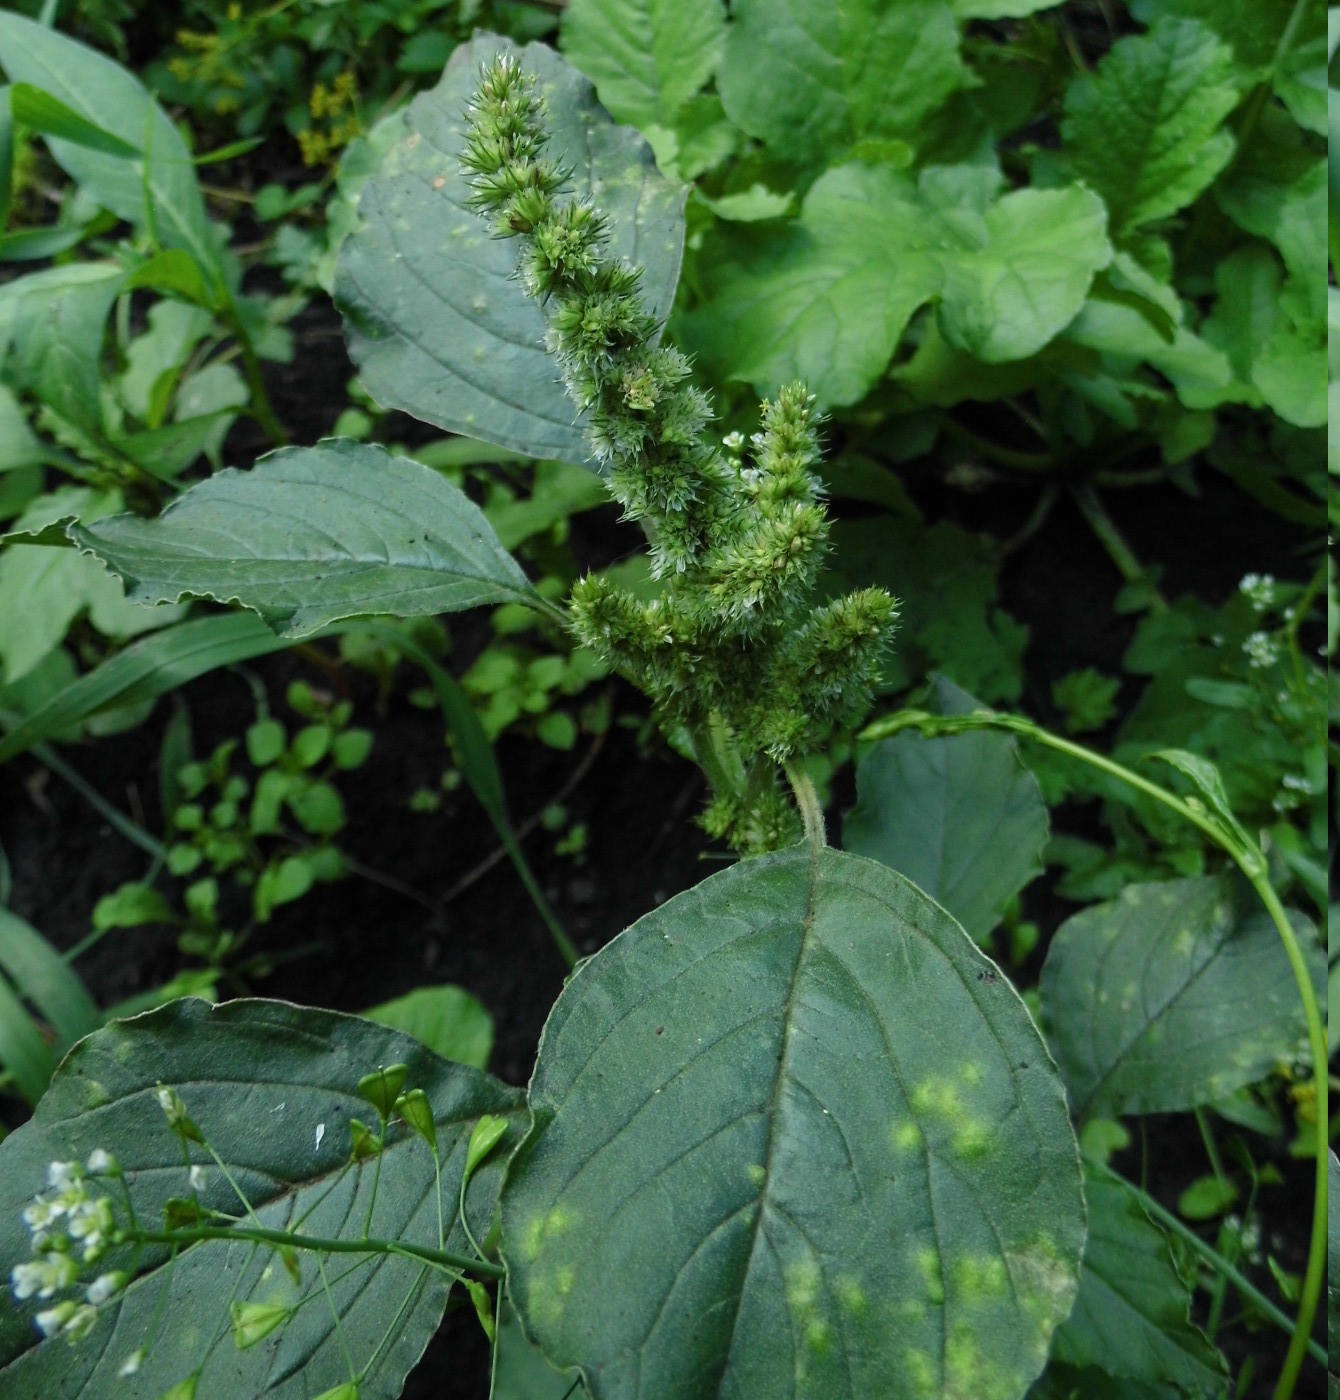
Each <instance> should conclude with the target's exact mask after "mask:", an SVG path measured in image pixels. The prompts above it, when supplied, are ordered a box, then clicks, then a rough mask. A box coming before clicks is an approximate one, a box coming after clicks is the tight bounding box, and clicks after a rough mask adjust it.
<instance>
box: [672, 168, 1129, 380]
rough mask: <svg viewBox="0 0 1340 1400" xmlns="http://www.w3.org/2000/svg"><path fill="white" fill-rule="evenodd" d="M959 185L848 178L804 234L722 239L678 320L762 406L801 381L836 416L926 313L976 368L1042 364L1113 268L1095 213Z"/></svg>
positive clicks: (802, 223)
mask: <svg viewBox="0 0 1340 1400" xmlns="http://www.w3.org/2000/svg"><path fill="white" fill-rule="evenodd" d="M954 185H955V182H953V181H952V179H951V178H950V172H946V171H945V170H943V169H938V170H934V171H928V172H925V173H924V174H923V176H922V179H921V182H920V184H919V185H914V184H913V183H912V182H911V181H910V180H909V179H907V178H906V177H905V176H902V175H900V174H897V173H896V172H894V171H891V170H889V169H887V168H883V167H876V166H870V165H865V164H862V163H856V164H851V165H843V166H839V167H838V168H836V169H834V170H829V171H826V172H825V173H824V174H823V175H822V176H820V178H819V179H818V180H817V181H816V182H815V183H814V185H813V186H812V187H811V189H810V191H809V193H808V195H807V196H806V198H805V205H804V209H803V211H802V213H801V216H800V218H799V219H798V220H797V221H796V222H795V223H792V224H788V225H786V226H784V227H782V228H780V229H769V230H763V231H760V230H756V229H748V228H746V229H738V230H732V231H731V233H730V235H729V237H727V236H726V235H722V253H721V256H720V257H719V258H716V259H714V260H713V262H711V263H707V262H706V260H704V263H705V265H704V268H703V271H704V280H705V284H706V287H705V290H706V293H707V295H706V297H705V298H704V303H703V305H702V306H701V307H700V308H699V309H698V310H696V311H694V312H693V313H692V314H691V315H690V316H688V317H686V318H685V325H686V330H687V332H688V335H689V337H690V338H691V340H692V342H693V344H694V348H695V349H697V350H698V351H699V352H700V353H701V354H702V355H703V357H704V358H705V359H707V360H708V361H709V362H710V363H713V364H714V365H715V366H716V368H718V369H719V371H720V372H721V373H722V374H723V375H725V376H726V377H730V378H736V379H745V380H748V381H749V382H750V383H752V384H754V385H755V386H756V387H757V388H759V389H761V390H762V391H764V392H771V391H772V390H774V389H776V388H777V386H778V385H780V384H783V383H785V382H786V381H788V380H791V379H797V378H799V379H803V380H805V381H806V383H807V384H808V385H809V386H810V388H811V389H812V390H813V391H814V392H815V393H816V394H818V396H819V397H820V399H821V400H823V401H824V402H826V403H830V404H848V403H854V402H855V401H856V400H857V399H859V398H860V397H861V396H862V395H863V394H864V393H865V392H866V391H867V390H868V389H869V388H870V386H871V385H872V384H873V383H874V382H875V380H876V379H878V378H879V376H880V374H882V373H883V371H884V368H885V366H886V365H887V364H888V362H889V357H890V356H891V355H892V353H893V350H894V347H895V346H896V345H897V343H898V340H899V338H900V337H901V335H902V333H903V330H904V328H905V327H906V325H907V322H908V319H909V318H910V317H911V315H912V313H913V312H914V311H915V310H916V309H917V308H918V307H919V306H921V305H922V304H923V303H925V302H927V301H931V300H933V299H939V301H940V317H941V321H942V323H943V325H944V328H945V334H946V336H947V337H948V338H949V339H951V340H952V341H954V342H955V343H956V344H958V345H959V346H961V347H963V348H965V349H968V350H970V351H971V352H972V353H973V354H974V355H976V356H978V357H979V358H981V359H985V360H992V361H998V360H1013V359H1022V358H1024V357H1025V356H1028V355H1031V354H1033V353H1034V352H1036V351H1037V350H1039V349H1041V348H1042V346H1043V345H1045V344H1046V343H1047V342H1048V341H1049V340H1051V339H1052V337H1053V336H1055V335H1056V334H1057V333H1058V332H1059V331H1061V330H1062V329H1063V328H1064V327H1065V326H1066V324H1067V323H1068V322H1069V321H1070V320H1071V319H1072V318H1073V317H1074V316H1075V314H1076V313H1077V312H1078V311H1079V310H1080V308H1081V307H1082V306H1083V304H1084V298H1085V295H1086V293H1087V291H1088V288H1089V285H1090V283H1091V282H1092V280H1093V275H1094V273H1095V272H1096V271H1097V270H1098V269H1099V268H1101V267H1103V266H1105V265H1106V264H1107V262H1108V260H1109V259H1110V257H1111V247H1110V245H1109V244H1108V241H1107V238H1106V235H1105V233H1104V228H1103V207H1102V203H1101V201H1100V200H1099V199H1098V198H1097V197H1096V196H1095V195H1093V194H1092V193H1091V192H1089V191H1087V190H1083V189H1080V188H1078V187H1070V188H1067V189H1062V190H1017V191H1015V192H1013V193H1011V194H1006V195H1004V196H1003V197H1001V198H999V199H996V200H992V199H991V197H990V194H989V192H988V190H987V189H986V187H985V185H984V184H980V183H979V184H978V185H977V186H976V188H974V189H972V190H968V191H961V190H959V189H957V188H956V187H954ZM959 195H964V196H965V198H964V199H963V202H962V203H961V204H960V205H959V206H958V207H955V201H956V197H957V196H959Z"/></svg>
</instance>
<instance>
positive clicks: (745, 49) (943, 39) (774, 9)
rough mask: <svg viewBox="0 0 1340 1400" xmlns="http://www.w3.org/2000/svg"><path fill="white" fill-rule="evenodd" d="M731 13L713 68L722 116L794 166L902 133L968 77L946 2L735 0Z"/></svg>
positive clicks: (961, 85) (829, 157)
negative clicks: (864, 141) (865, 140)
mask: <svg viewBox="0 0 1340 1400" xmlns="http://www.w3.org/2000/svg"><path fill="white" fill-rule="evenodd" d="M731 17H732V22H731V27H730V33H729V35H728V37H727V40H726V51H725V54H724V56H723V58H722V62H721V68H720V70H719V72H718V74H717V88H718V90H719V91H720V93H721V100H722V103H723V104H724V106H725V108H726V113H727V115H728V116H729V117H730V119H731V120H732V121H733V122H734V123H735V124H736V125H737V126H739V127H742V128H743V129H744V130H745V131H747V132H748V133H749V134H750V135H751V136H757V137H758V138H759V139H760V140H761V141H764V142H766V143H767V144H768V145H769V146H771V147H773V148H774V150H776V151H777V152H778V154H780V155H782V156H783V157H784V158H785V159H786V160H788V161H792V162H796V163H799V164H805V163H809V162H819V161H823V162H825V163H828V162H830V161H831V160H832V159H833V156H834V154H835V153H839V152H842V151H844V150H846V149H847V148H848V147H849V146H851V145H852V144H853V143H854V142H855V141H858V140H860V139H861V138H863V137H884V136H908V135H910V134H912V133H913V132H915V130H916V128H917V125H918V124H919V122H920V121H921V119H922V118H923V117H924V116H926V115H927V113H929V112H932V111H934V110H935V109H936V108H937V107H939V106H940V105H941V103H943V102H944V100H945V99H946V98H947V97H948V96H949V95H950V93H952V92H954V91H956V90H957V89H959V88H962V87H965V86H967V85H968V84H969V83H970V82H971V74H970V72H969V70H968V68H967V67H966V66H965V65H964V63H963V60H962V59H961V58H960V56H959V51H958V48H959V34H958V26H957V24H956V23H955V21H954V15H953V12H952V10H951V9H950V7H949V5H948V4H946V3H945V2H944V0H899V3H898V4H896V5H890V4H887V3H884V0H853V3H849V4H844V5H840V6H834V5H832V4H831V3H829V0H780V3H779V0H736V2H735V4H734V5H733V6H732V7H731Z"/></svg>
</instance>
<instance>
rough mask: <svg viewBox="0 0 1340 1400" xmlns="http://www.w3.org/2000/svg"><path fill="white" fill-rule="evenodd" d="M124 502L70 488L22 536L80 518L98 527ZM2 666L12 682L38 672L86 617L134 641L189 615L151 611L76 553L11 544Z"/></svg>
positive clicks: (5, 565)
mask: <svg viewBox="0 0 1340 1400" xmlns="http://www.w3.org/2000/svg"><path fill="white" fill-rule="evenodd" d="M120 504H121V502H120V497H119V496H118V495H112V494H110V493H106V492H95V491H94V490H92V489H91V488H89V487H85V486H66V487H61V488H60V489H59V490H57V491H54V492H52V493H51V494H50V495H48V496H40V497H39V498H38V499H37V500H36V501H34V502H33V503H32V505H31V506H29V507H28V509H27V510H26V511H24V513H23V514H22V515H21V516H20V517H19V519H18V520H17V521H16V522H15V526H16V528H17V529H18V530H25V531H40V530H41V529H42V527H44V526H48V525H50V524H52V523H53V522H56V521H60V520H68V518H69V517H70V516H72V515H77V516H80V517H82V518H83V519H85V520H96V519H97V518H98V517H99V516H100V515H105V514H106V513H107V511H108V510H115V509H116V508H117V507H118V506H119V505H120ZM0 598H4V599H6V600H19V599H21V600H22V606H15V605H14V604H13V603H12V602H10V601H7V602H6V606H4V607H3V608H0V663H2V664H3V668H4V676H5V679H6V680H7V681H14V680H17V679H18V678H19V677H20V676H24V675H26V674H27V673H28V672H29V671H31V670H32V669H33V667H34V666H36V665H37V664H38V663H39V662H40V661H41V660H42V658H43V657H44V656H46V655H47V653H48V652H50V651H51V650H52V648H53V647H56V646H59V645H60V643H61V642H62V641H63V640H64V638H65V633H66V631H67V630H68V628H69V626H70V623H71V622H73V621H74V619H75V618H76V617H79V616H80V615H81V614H84V613H87V615H88V618H89V621H90V622H91V623H92V624H93V626H94V627H95V628H97V630H98V631H99V632H101V633H102V634H103V635H104V636H107V637H117V638H124V637H134V636H138V635H139V634H140V633H141V632H147V631H150V630H152V629H154V628H158V627H165V626H167V625H168V624H169V623H172V622H176V621H178V620H179V619H180V618H181V616H182V614H183V611H184V609H182V608H176V607H168V608H146V607H142V606H140V605H139V604H138V603H135V602H130V601H128V600H127V599H126V596H125V591H124V589H123V588H122V586H121V581H120V580H119V579H117V578H113V577H112V576H111V575H110V574H109V573H108V572H107V570H106V569H104V568H103V567H102V565H101V564H100V563H98V561H97V560H96V559H89V558H87V557H86V556H84V555H81V554H78V553H76V552H75V551H74V550H71V549H52V548H49V547H48V546H46V545H36V544H21V543H11V544H9V545H7V546H6V547H5V548H4V549H3V551H0Z"/></svg>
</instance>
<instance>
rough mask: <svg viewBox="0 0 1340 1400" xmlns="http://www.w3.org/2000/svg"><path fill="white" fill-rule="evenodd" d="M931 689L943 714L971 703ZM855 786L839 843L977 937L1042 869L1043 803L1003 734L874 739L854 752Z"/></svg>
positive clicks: (946, 688) (950, 690)
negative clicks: (901, 879)
mask: <svg viewBox="0 0 1340 1400" xmlns="http://www.w3.org/2000/svg"><path fill="white" fill-rule="evenodd" d="M938 692H939V695H940V698H941V699H942V701H945V700H947V702H948V703H947V704H946V705H944V707H943V708H942V712H943V713H946V714H958V713H965V712H967V711H969V710H971V709H973V708H976V701H974V700H972V698H971V697H970V696H967V695H964V694H963V692H962V691H959V690H958V689H957V687H955V686H951V685H949V684H948V683H947V682H945V681H944V680H940V681H939V682H938ZM962 702H967V703H966V704H964V703H962ZM856 795H857V804H856V807H855V809H854V810H853V811H852V812H851V814H850V815H849V816H848V818H847V820H846V822H845V823H844V825H843V829H842V844H843V846H845V847H846V849H847V850H849V851H854V852H855V853H856V854H857V855H862V856H869V857H871V858H872V859H874V860H878V861H882V862H883V863H884V864H885V865H887V866H889V867H890V868H891V869H893V870H896V871H897V872H898V873H899V874H900V875H904V876H906V877H907V879H909V880H911V881H912V883H913V884H914V885H916V886H917V887H918V888H920V889H922V890H924V891H925V892H926V893H927V894H928V895H930V897H931V898H932V899H934V900H935V901H936V903H938V904H942V905H943V906H944V907H945V908H946V909H947V910H948V911H949V912H950V913H951V914H952V915H953V916H954V917H955V918H956V919H957V920H958V921H959V923H961V924H962V925H963V927H964V928H965V929H966V930H967V931H968V933H969V935H970V936H971V937H972V938H974V939H976V940H977V942H979V943H981V942H983V941H984V940H985V939H986V938H987V937H988V936H989V935H990V933H991V930H992V929H994V928H995V927H996V925H997V924H998V923H999V922H1000V917H1001V914H1002V913H1003V911H1004V909H1005V906H1006V904H1008V902H1009V901H1010V900H1011V899H1012V898H1013V897H1014V896H1015V895H1016V894H1017V893H1018V892H1019V891H1020V890H1021V889H1023V887H1024V886H1025V885H1026V884H1028V883H1029V881H1030V880H1032V879H1033V877H1034V876H1036V875H1040V874H1041V873H1042V845H1043V843H1044V842H1045V841H1046V839H1047V809H1046V807H1045V806H1044V805H1043V802H1042V795H1041V793H1040V792H1039V791H1038V785H1037V780H1036V779H1035V778H1034V777H1033V775H1032V774H1031V773H1030V772H1028V770H1027V769H1026V768H1024V767H1023V765H1022V764H1021V763H1020V762H1019V755H1018V749H1017V746H1016V745H1015V742H1014V740H1013V739H1012V738H1011V737H1010V736H1009V735H1008V734H999V733H993V732H990V731H986V730H981V731H978V732H976V733H968V734H960V735H955V736H953V737H941V738H934V739H927V738H923V737H922V736H921V735H920V734H915V733H912V732H910V731H906V732H904V733H902V734H896V735H894V736H893V737H892V738H889V739H883V740H881V741H880V742H879V743H878V744H876V745H875V747H874V748H873V749H871V751H870V752H869V753H868V754H867V755H866V756H865V758H864V759H863V760H862V761H861V765H860V767H859V768H858V770H857V774H856Z"/></svg>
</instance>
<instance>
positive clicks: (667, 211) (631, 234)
mask: <svg viewBox="0 0 1340 1400" xmlns="http://www.w3.org/2000/svg"><path fill="white" fill-rule="evenodd" d="M498 52H512V53H515V54H516V55H517V57H518V59H519V61H520V63H521V64H522V66H523V67H524V68H525V69H526V70H527V71H528V72H530V73H534V74H535V75H536V77H537V79H538V81H539V85H540V90H541V91H542V93H543V94H544V98H545V101H546V103H547V104H548V119H547V124H548V128H549V131H550V133H551V140H550V150H551V151H552V152H553V154H554V155H555V156H556V157H557V158H558V159H559V160H560V161H561V162H563V163H564V164H565V165H566V166H567V167H568V168H570V169H571V170H572V172H573V178H572V188H573V190H574V192H575V193H577V194H589V195H590V196H591V197H592V198H593V199H595V200H596V201H597V203H598V204H599V206H600V208H601V209H602V210H603V211H604V212H605V214H606V215H608V217H609V223H610V230H611V236H610V249H611V251H612V253H613V255H614V256H615V257H616V258H619V257H626V258H627V259H628V260H629V261H630V262H632V263H635V264H638V265H640V266H641V267H642V268H643V283H642V286H643V293H644V296H645V298H646V301H647V305H648V308H649V310H651V311H652V312H653V313H654V314H656V315H658V316H661V317H663V316H665V315H667V314H668V313H669V310H670V305H671V303H672V302H673V300H674V295H675V284H676V282H677V281H678V279H679V262H680V257H681V254H682V251H683V238H684V218H683V207H684V196H685V193H686V191H685V187H683V186H677V185H672V184H670V183H669V182H668V181H667V180H665V179H664V178H663V177H662V176H661V175H660V174H659V173H658V172H657V170H656V166H655V163H654V161H653V159H652V155H651V148H650V147H649V146H648V145H647V143H646V142H645V141H643V139H642V138H641V137H640V136H639V135H638V134H637V133H636V132H635V131H632V130H630V129H629V128H627V127H616V126H614V125H613V124H612V123H611V121H610V119H609V117H608V115H607V114H606V113H605V112H604V110H603V109H602V108H601V107H600V106H599V105H598V104H597V102H596V101H595V97H594V94H593V90H592V88H591V84H590V83H589V82H587V80H586V79H585V78H583V77H582V76H581V75H580V74H579V73H577V72H576V71H575V70H574V69H572V68H569V67H568V66H567V64H565V63H564V62H563V61H562V59H560V58H559V57H558V55H557V54H555V53H554V51H553V50H552V49H549V48H546V47H545V46H544V45H543V44H528V45H527V46H526V47H525V48H524V49H521V50H517V49H516V48H515V46H514V45H512V44H510V43H509V42H508V41H507V40H505V39H500V38H497V37H496V36H493V35H481V36H478V37H477V38H475V40H474V41H473V42H472V43H469V44H465V45H462V46H461V47H460V48H459V49H457V50H456V52H455V53H454V54H453V55H452V58H451V62H450V63H449V64H448V65H447V70H446V72H445V74H444V75H443V77H442V81H441V82H440V83H439V84H438V85H437V87H435V88H433V89H432V91H431V92H426V93H423V94H421V95H420V96H419V97H417V98H416V99H415V100H414V102H413V103H411V105H410V108H409V111H408V112H407V113H406V117H405V120H406V125H407V126H408V128H409V129H408V132H407V133H406V135H405V138H404V140H402V141H398V142H397V143H396V144H395V145H394V146H393V147H392V148H391V150H390V151H389V152H388V153H387V155H386V158H385V160H384V161H383V162H382V167H381V171H380V173H379V174H378V175H377V176H376V177H375V178H374V179H373V180H370V181H369V182H368V184H367V185H366V186H364V189H363V192H362V194H361V196H360V198H359V205H358V211H359V213H360V215H361V216H362V218H363V226H362V227H361V228H360V229H359V230H358V231H357V232H356V233H354V234H353V235H352V236H351V237H350V238H349V239H347V240H346V242H345V244H344V247H343V249H342V250H341V253H340V261H339V270H338V273H337V275H336V279H335V297H336V301H337V302H338V304H339V307H340V310H341V312H342V313H343V314H344V317H345V322H346V327H347V330H348V336H349V348H350V352H351V353H352V355H353V357H354V359H355V361H356V362H357V363H358V366H359V372H360V376H361V378H362V381H363V383H364V385H365V386H366V387H367V389H368V391H369V392H370V393H371V394H372V395H373V396H374V397H375V398H376V399H377V400H378V401H379V402H380V403H382V404H385V405H387V406H388V407H392V408H400V409H403V410H404V411H405V412H406V413H412V414H413V415H414V416H415V417H416V418H420V419H422V420H423V421H424V422H427V423H435V424H436V425H437V426H438V427H440V428H448V429H450V430H451V431H452V432H458V433H465V434H467V435H469V436H470V437H476V438H483V439H485V440H486V441H488V442H492V443H497V444H498V445H499V446H502V447H507V448H511V449H513V450H514V451H517V452H524V453H527V454H529V455H530V456H533V457H557V458H561V459H563V460H564V461H568V462H576V463H585V462H586V461H587V459H588V456H589V453H588V451H587V447H586V442H585V437H584V435H583V430H582V426H581V422H580V420H578V418H577V414H576V410H575V409H574V408H573V406H572V403H571V401H570V400H569V398H568V396H567V393H566V391H565V390H564V388H563V385H562V384H561V383H560V381H559V378H558V374H557V371H556V369H555V367H554V362H553V360H552V359H551V358H550V356H549V354H548V353H547V352H546V350H545V348H544V337H545V329H546V323H545V318H544V313H543V311H541V309H540V308H539V307H538V306H537V305H536V304H535V303H534V302H532V301H530V300H529V299H528V298H527V297H526V295H525V294H524V293H523V291H522V290H521V287H520V285H519V284H518V283H517V282H516V281H515V279H514V278H513V276H512V273H513V270H514V268H515V266H516V250H515V248H513V247H511V246H510V245H509V244H508V243H507V242H506V241H505V240H499V239H495V238H491V237H490V236H489V230H488V227H487V225H486V223H485V222H484V221H483V220H482V219H481V218H480V217H479V216H478V215H477V214H475V213H473V212H472V211H471V210H470V209H468V208H467V207H466V205H465V196H466V194H467V193H468V186H467V184H466V181H465V177H464V176H463V175H462V173H461V168H460V157H461V151H462V148H463V132H464V117H465V110H466V107H467V105H468V103H469V101H470V99H471V96H472V94H473V90H474V87H475V84H476V83H477V82H478V80H479V71H480V69H481V67H482V66H483V65H484V63H485V62H486V61H488V60H489V59H491V58H492V57H493V56H494V54H496V53H498Z"/></svg>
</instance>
